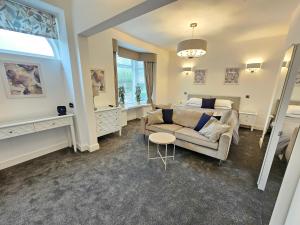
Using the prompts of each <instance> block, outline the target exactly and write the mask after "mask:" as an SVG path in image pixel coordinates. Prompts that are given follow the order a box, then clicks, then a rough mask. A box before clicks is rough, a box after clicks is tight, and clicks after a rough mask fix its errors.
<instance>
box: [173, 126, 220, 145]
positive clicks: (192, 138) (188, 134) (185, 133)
mask: <svg viewBox="0 0 300 225" xmlns="http://www.w3.org/2000/svg"><path fill="white" fill-rule="evenodd" d="M175 137H176V138H178V139H180V140H183V141H187V142H190V143H193V144H196V145H201V146H204V147H208V148H211V149H215V150H217V149H218V142H211V141H210V140H209V139H208V138H206V137H204V136H203V135H201V134H199V132H197V131H195V130H193V129H191V128H182V129H179V130H177V131H175Z"/></svg>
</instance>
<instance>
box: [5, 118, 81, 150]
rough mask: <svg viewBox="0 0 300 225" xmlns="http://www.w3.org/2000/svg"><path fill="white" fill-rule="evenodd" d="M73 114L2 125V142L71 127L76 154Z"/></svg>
mask: <svg viewBox="0 0 300 225" xmlns="http://www.w3.org/2000/svg"><path fill="white" fill-rule="evenodd" d="M73 116H74V115H73V114H69V115H65V116H50V117H43V118H38V119H29V120H22V121H18V122H16V121H14V122H5V123H0V140H4V139H8V138H13V137H17V136H21V135H26V134H32V133H37V132H42V131H45V130H50V129H54V128H59V127H69V128H70V133H71V139H72V145H73V148H74V151H75V152H76V151H77V149H76V139H75V132H74V123H73Z"/></svg>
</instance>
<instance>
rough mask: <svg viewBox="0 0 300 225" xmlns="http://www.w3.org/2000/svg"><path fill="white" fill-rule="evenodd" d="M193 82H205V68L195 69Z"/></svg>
mask: <svg viewBox="0 0 300 225" xmlns="http://www.w3.org/2000/svg"><path fill="white" fill-rule="evenodd" d="M194 84H206V70H201V69H196V70H195V73H194Z"/></svg>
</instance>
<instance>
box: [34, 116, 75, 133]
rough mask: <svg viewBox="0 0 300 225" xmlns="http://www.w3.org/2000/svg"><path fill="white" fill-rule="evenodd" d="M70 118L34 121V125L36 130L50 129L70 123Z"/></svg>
mask: <svg viewBox="0 0 300 225" xmlns="http://www.w3.org/2000/svg"><path fill="white" fill-rule="evenodd" d="M70 124H71V123H70V118H61V119H55V120H47V121H42V122H36V123H34V127H35V130H36V131H42V130H48V129H52V128H56V127H63V126H67V125H70Z"/></svg>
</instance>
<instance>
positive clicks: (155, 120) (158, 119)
mask: <svg viewBox="0 0 300 225" xmlns="http://www.w3.org/2000/svg"><path fill="white" fill-rule="evenodd" d="M161 123H164V120H163V116H162V110H161V109H157V110H155V111H152V112H148V123H147V125H153V124H161Z"/></svg>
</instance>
